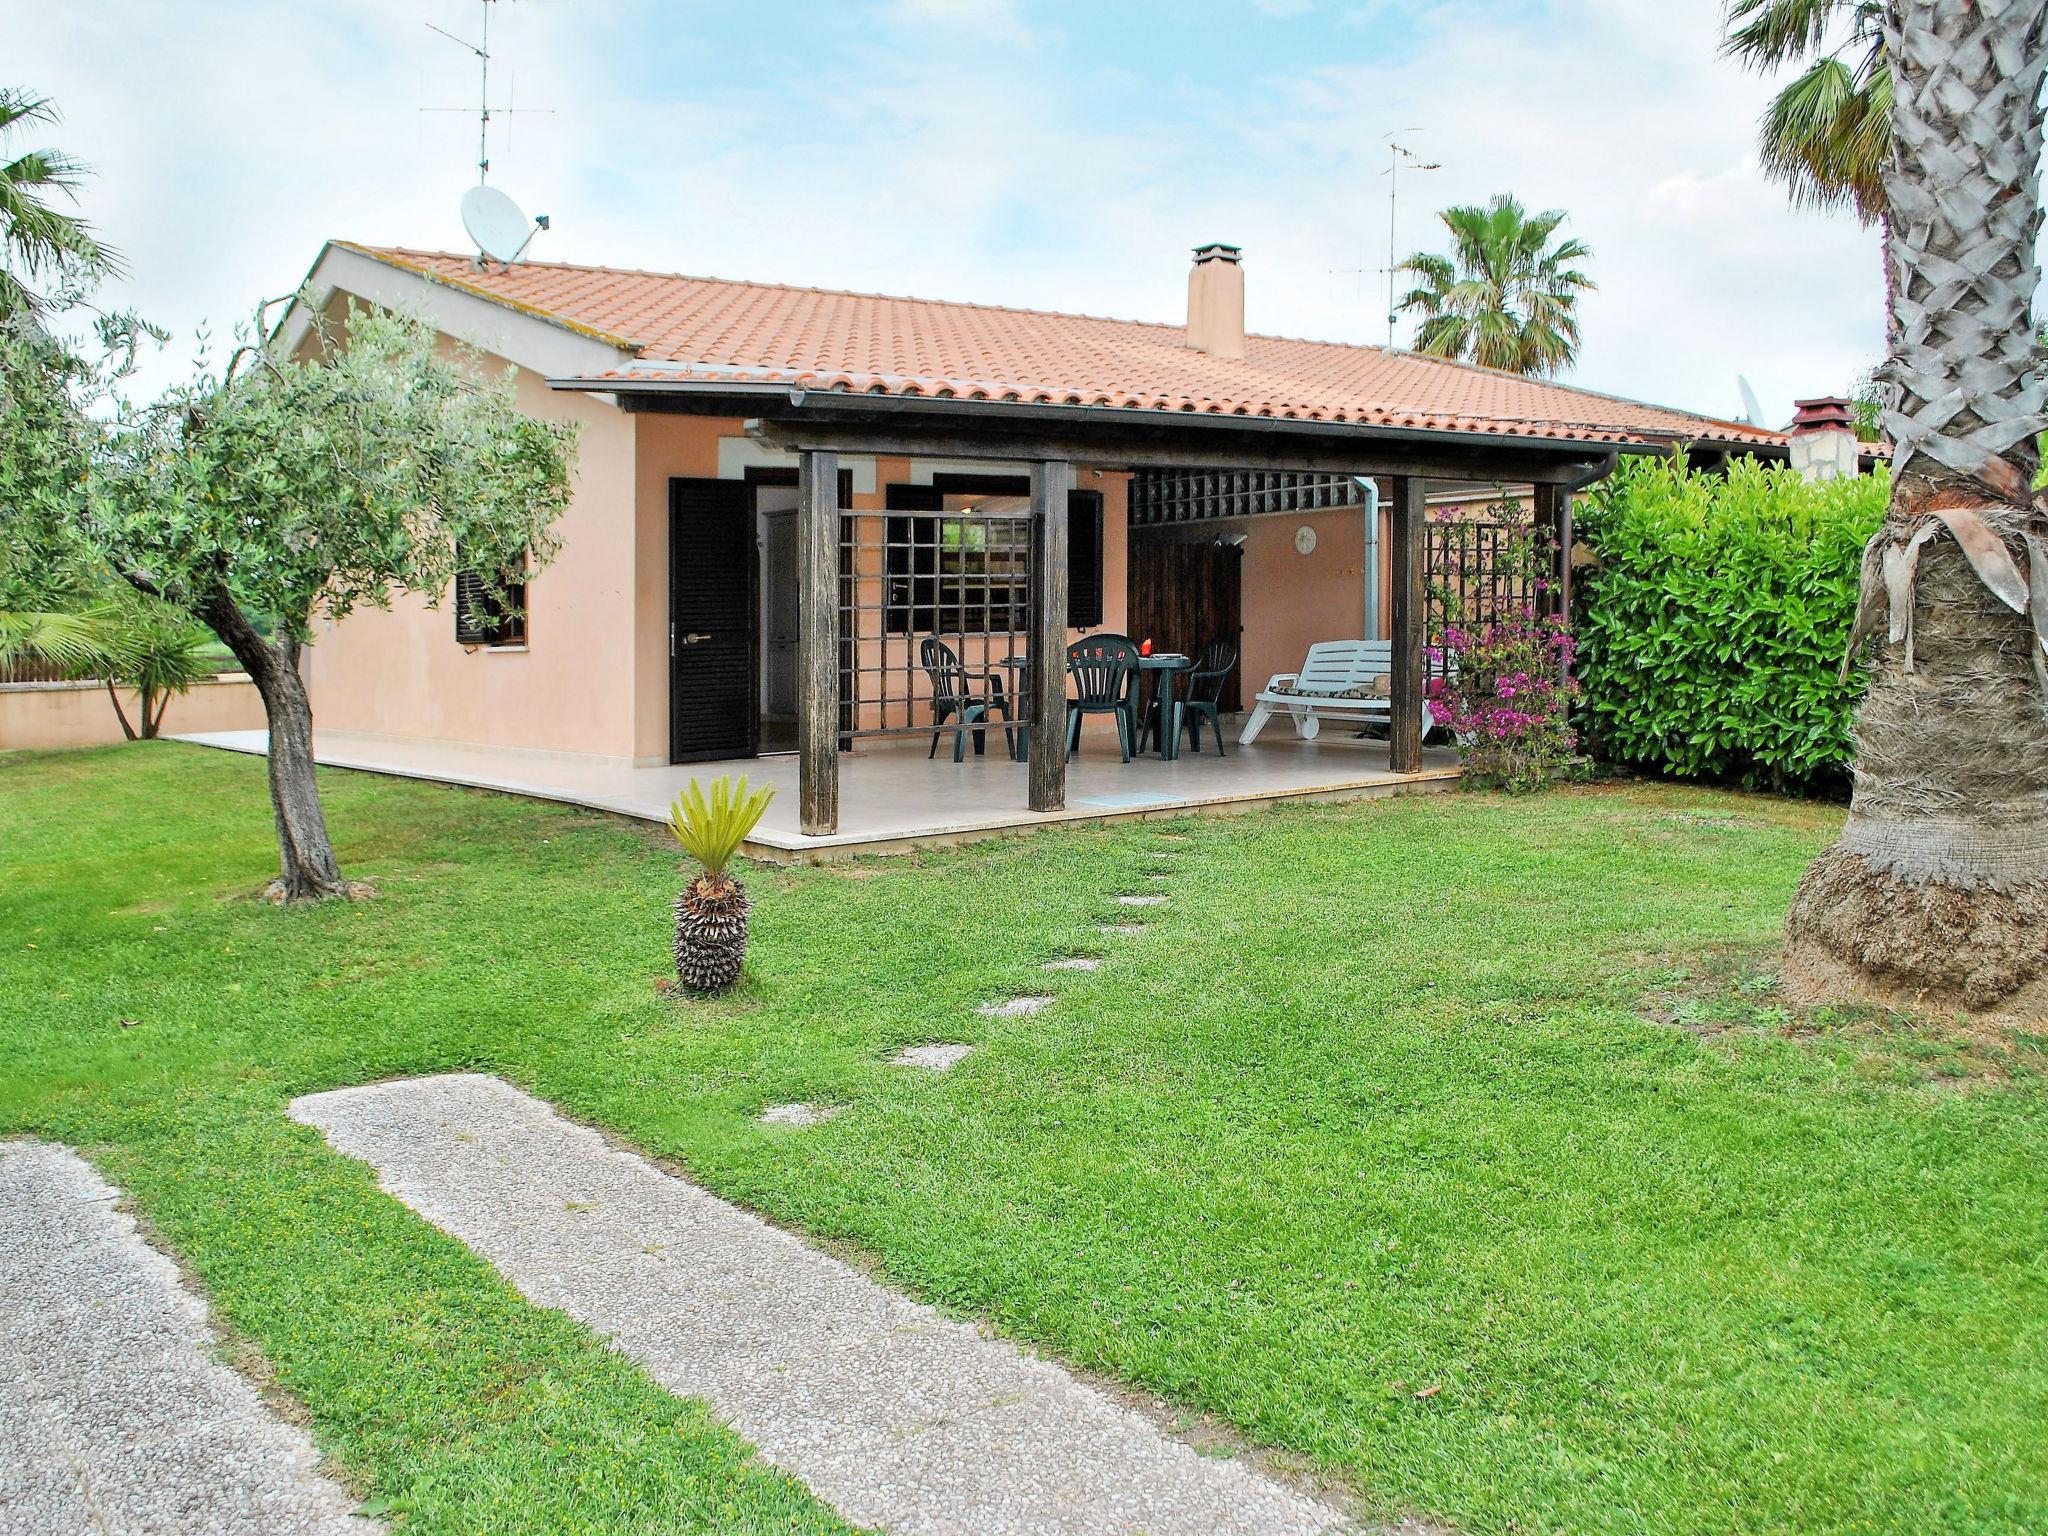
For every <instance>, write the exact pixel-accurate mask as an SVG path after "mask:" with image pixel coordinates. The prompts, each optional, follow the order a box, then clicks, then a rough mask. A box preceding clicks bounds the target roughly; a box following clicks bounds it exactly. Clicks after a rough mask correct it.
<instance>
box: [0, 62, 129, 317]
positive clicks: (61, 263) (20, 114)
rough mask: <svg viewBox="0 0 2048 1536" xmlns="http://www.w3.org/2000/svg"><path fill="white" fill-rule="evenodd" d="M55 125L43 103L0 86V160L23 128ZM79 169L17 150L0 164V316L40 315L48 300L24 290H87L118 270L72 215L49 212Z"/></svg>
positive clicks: (68, 161)
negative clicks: (52, 286) (50, 285)
mask: <svg viewBox="0 0 2048 1536" xmlns="http://www.w3.org/2000/svg"><path fill="white" fill-rule="evenodd" d="M56 121H57V109H56V108H55V107H54V106H53V105H51V103H50V101H49V99H48V98H47V97H42V96H31V95H29V94H28V92H26V91H23V90H18V89H15V88H13V87H10V86H0V154H7V153H10V152H12V151H13V149H14V142H13V141H14V140H15V139H16V138H18V137H19V136H20V134H21V131H22V129H23V128H25V127H28V126H30V125H44V126H47V125H49V124H52V123H55V122H56ZM84 176H85V167H84V166H83V165H81V164H80V163H79V162H78V161H76V160H74V159H72V158H71V156H69V155H67V154H64V153H62V152H61V151H58V150H54V149H23V150H21V151H20V152H19V153H14V154H13V155H12V158H11V159H7V160H5V161H0V316H6V315H11V314H17V313H22V312H26V313H29V314H32V315H40V314H43V313H44V312H46V311H47V309H48V308H49V307H50V305H51V303H52V300H51V298H50V297H49V296H48V295H47V294H45V293H41V292H38V291H37V289H35V288H32V287H30V286H29V285H30V282H31V281H34V282H36V283H39V284H40V283H43V282H44V281H45V280H49V279H54V280H55V282H56V283H57V285H58V286H60V287H61V286H63V285H64V284H67V283H82V282H90V281H92V280H94V279H96V278H100V277H105V276H107V275H108V274H110V273H113V272H116V271H118V270H119V269H120V260H119V258H118V257H117V256H116V255H115V254H114V252H113V251H112V250H111V249H110V248H109V247H107V246H106V245H103V244H101V243H100V239H99V237H98V236H97V235H95V234H94V233H93V229H92V226H91V225H90V224H88V223H87V222H86V221H85V220H84V219H82V218H80V217H79V216H78V215H77V214H75V213H64V212H61V211H59V210H58V209H56V208H54V207H52V206H51V199H52V196H53V195H54V194H58V193H61V194H63V195H64V196H65V197H66V198H71V197H75V196H76V194H77V190H78V184H79V182H80V181H81V180H83V179H84Z"/></svg>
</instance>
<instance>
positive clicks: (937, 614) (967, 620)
mask: <svg viewBox="0 0 2048 1536" xmlns="http://www.w3.org/2000/svg"><path fill="white" fill-rule="evenodd" d="M1030 494H1031V482H1030V480H1029V479H1028V478H1026V477H1023V476H1017V475H977V474H957V473H941V474H936V475H933V476H932V483H931V484H930V485H902V484H897V485H891V486H889V487H888V488H887V490H886V492H885V496H886V498H887V506H888V508H889V510H890V511H892V512H926V511H929V512H939V511H942V510H944V509H945V508H946V507H947V504H948V501H949V499H953V500H961V501H964V500H966V499H968V498H1013V497H1024V496H1029V495H1030ZM1005 510H1007V509H1005ZM951 528H952V525H951V524H950V522H949V521H948V520H944V519H940V518H936V517H892V518H890V519H889V527H888V534H887V538H886V541H885V546H886V549H887V551H888V572H889V576H890V580H891V600H890V603H889V615H888V619H889V622H888V624H887V626H886V627H887V629H888V630H889V632H890V633H892V634H906V633H912V634H914V633H923V632H929V631H936V630H945V631H948V632H968V633H973V632H979V631H983V630H993V629H1002V628H1006V627H1016V626H1014V625H1012V624H1011V623H1010V622H1009V621H1010V620H1011V619H1013V618H1014V614H1013V613H1012V612H1011V609H1013V608H1015V607H1019V606H1021V599H1017V600H1015V601H1011V599H1012V598H1013V597H1014V596H1015V594H1013V593H1011V592H1010V590H1009V588H1008V587H1002V588H1001V589H1000V590H999V592H998V596H999V597H1001V598H1002V599H1003V601H1001V602H999V603H997V604H996V605H995V607H996V608H999V609H1000V610H1001V622H998V620H997V618H996V616H995V615H994V614H992V613H984V612H982V611H980V610H979V609H975V610H973V611H967V610H964V609H959V608H955V609H953V610H951V611H948V610H947V608H946V607H945V606H944V605H942V604H940V603H939V602H938V601H937V600H936V599H937V597H938V594H939V593H940V592H942V591H943V590H945V589H946V587H947V585H948V574H949V572H950V571H951V569H952V567H953V565H955V564H958V563H959V562H960V561H962V560H965V561H967V562H968V563H970V564H973V565H974V575H975V578H976V581H977V583H978V585H976V586H975V588H974V590H976V591H978V592H983V591H986V590H987V589H988V588H989V586H990V584H991V583H990V581H989V579H988V576H989V573H987V572H985V571H983V570H982V565H983V564H986V563H988V562H989V561H990V559H991V555H990V554H989V553H988V552H987V551H985V550H964V549H963V550H959V551H954V550H951V549H949V548H947V547H946V545H947V539H948V535H949V532H950V531H951ZM952 536H953V537H955V538H957V537H958V536H959V535H958V534H957V533H955V534H953V535H952ZM1015 585H1017V586H1018V587H1021V585H1022V583H1021V580H1019V581H1017V582H1016V583H1015ZM1103 586H1104V583H1103V579H1102V492H1100V491H1070V492H1069V493H1068V495H1067V627H1068V628H1069V629H1093V628H1095V627H1097V626H1099V625H1100V624H1101V623H1102V604H1103Z"/></svg>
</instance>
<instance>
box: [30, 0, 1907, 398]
mask: <svg viewBox="0 0 2048 1536" xmlns="http://www.w3.org/2000/svg"><path fill="white" fill-rule="evenodd" d="M489 9H490V45H491V52H492V55H493V63H492V80H491V96H492V100H493V104H494V105H495V106H498V107H503V106H505V105H506V104H507V103H508V102H510V103H512V104H516V105H517V106H518V107H520V108H522V109H524V108H534V109H544V110H535V111H531V112H527V111H521V112H520V113H518V114H515V115H512V116H510V117H507V116H505V115H503V114H501V115H500V116H499V117H498V118H497V119H496V120H495V121H494V123H493V125H492V131H491V142H490V159H491V169H490V176H489V179H490V181H491V183H492V184H493V185H494V186H497V187H499V188H501V189H503V190H504V191H505V192H507V193H508V194H510V195H511V196H512V197H513V198H514V199H515V200H516V201H517V202H518V203H519V204H520V205H521V206H522V207H523V208H524V209H525V210H526V211H527V212H528V213H529V214H534V213H545V214H547V215H549V216H550V218H551V220H552V224H553V227H552V228H551V229H550V230H549V231H548V232H546V233H544V234H542V235H540V236H539V237H538V238H537V239H536V241H535V242H534V245H533V247H532V251H531V255H532V256H533V257H534V258H535V259H540V260H556V261H576V262H591V263H598V264H604V265H611V266H627V267H643V268H647V269H651V270H657V271H674V272H686V273H691V274H696V275H703V276H716V277H733V278H748V279H754V280H761V281H772V282H790V283H803V284H813V285H817V286H820V287H830V288H850V289H856V290H863V291H870V292H882V293H899V294H914V295H917V296H920V297H927V298H942V299H965V300H976V301H981V302H987V303H999V304H1012V305H1018V306H1023V307H1027V308H1037V309H1057V310H1068V311H1076V312H1080V313H1086V314H1097V315H1112V316H1117V317H1122V318H1130V319H1141V320H1164V321H1173V322H1178V321H1180V320H1181V319H1182V318H1183V317H1184V314H1185V306H1186V282H1187V266H1188V259H1189V250H1190V248H1191V247H1193V246H1195V245H1197V244H1200V243H1202V242H1205V241H1209V240H1227V241H1230V242H1232V243H1233V244H1237V245H1240V246H1242V247H1243V248H1244V253H1245V254H1244V261H1245V271H1246V299H1245V310H1246V322H1247V325H1248V326H1249V327H1250V328H1251V329H1252V330H1254V331H1261V332H1266V333H1269V334H1277V335H1286V336H1308V337H1315V338H1319V339H1325V340H1335V341H1362V342H1374V343H1380V342H1384V341H1385V339H1386V334H1387V331H1386V286H1385V285H1386V279H1385V276H1384V275H1383V271H1382V270H1381V269H1383V268H1384V267H1385V266H1386V265H1387V251H1388V242H1389V234H1390V232H1391V234H1392V237H1393V242H1394V245H1395V247H1396V249H1397V250H1398V251H1399V253H1400V254H1401V255H1403V256H1406V255H1407V254H1408V253H1409V252H1411V251H1414V250H1417V249H1442V248H1444V247H1445V244H1446V242H1445V241H1444V240H1443V239H1442V238H1441V236H1442V229H1441V226H1440V225H1438V224H1437V223H1436V221H1435V215H1436V211H1437V210H1438V209H1441V208H1443V207H1446V206H1449V205H1452V204H1458V203H1471V202H1481V201H1484V200H1485V199H1486V198H1487V197H1489V196H1491V195H1492V194H1494V193H1497V192H1510V193H1513V194H1514V195H1515V196H1516V197H1518V198H1519V199H1520V200H1521V201H1522V202H1523V203H1524V204H1525V205H1526V206H1528V207H1529V208H1531V209H1547V208H1561V209H1564V210H1566V211H1567V212H1568V214H1569V219H1568V221H1567V224H1566V226H1565V228H1566V230H1567V231H1568V232H1569V233H1570V234H1572V235H1575V236H1577V237H1578V238H1579V239H1581V240H1583V241H1585V242H1586V243H1587V244H1589V245H1590V246H1591V247H1592V249H1593V256H1592V257H1591V259H1590V260H1589V261H1588V262H1587V263H1586V264H1585V265H1586V268H1587V270H1588V271H1589V272H1590V274H1591V275H1592V276H1593V277H1594V279H1595V280H1596V281H1597V282H1598V284H1599V289H1598V291H1597V292H1595V293H1593V294H1590V295H1588V296H1587V297H1586V298H1585V300H1584V301H1583V304H1582V314H1581V321H1582V325H1583V329H1584V344H1583V347H1582V350H1581V354H1580V357H1579V361H1578V364H1577V366H1576V368H1575V369H1574V370H1573V371H1572V372H1571V373H1570V374H1569V375H1568V376H1567V377H1569V378H1570V379H1571V381H1572V382H1575V383H1579V384H1583V385H1586V386H1588V387H1591V388H1595V389H1601V390H1607V391H1610V392H1613V393H1616V394H1621V395H1627V396H1631V397H1634V398H1638V399H1645V400H1650V401H1655V402H1657V403H1660V404H1666V405H1674V406H1680V407H1684V408H1687V409H1692V410H1698V411H1703V412H1707V413H1709V414H1714V415H1724V416H1726V415H1734V414H1738V413H1739V412H1740V410H1741V404H1740V398H1739V395H1738V392H1737V388H1736V382H1735V381H1736V376H1737V375H1738V374H1742V375H1745V376H1747V378H1748V379H1749V381H1750V382H1751V384H1752V385H1754V387H1755V389H1756V392H1757V394H1758V395H1759V396H1760V397H1761V400H1762V403H1763V406H1764V412H1765V415H1766V417H1767V418H1768V419H1769V421H1770V424H1772V425H1782V424H1783V422H1784V420H1785V419H1787V418H1789V416H1790V414H1791V403H1792V401H1793V399H1794V398H1795V397H1804V396H1811V395H1818V394H1828V393H1837V392H1841V391H1843V390H1845V389H1846V388H1848V387H1849V385H1850V384H1851V383H1852V381H1853V380H1854V379H1855V378H1856V377H1857V376H1858V375H1860V374H1861V373H1862V372H1863V371H1864V370H1865V369H1867V368H1868V367H1869V366H1870V365H1871V364H1872V363H1873V362H1875V361H1876V360H1877V357H1878V355H1879V352H1880V349H1881V346H1882V306H1883V295H1882V276H1881V270H1880V266H1879V250H1878V242H1877V237H1876V235H1875V233H1874V232H1872V231H1868V230H1864V229H1862V228H1860V227H1859V226H1858V225H1857V223H1856V221H1855V220H1854V219H1853V218H1852V217H1850V216H1848V215H1845V214H1834V215H1825V214H1816V213H1812V212H1807V211H1799V210H1794V209H1792V208H1790V207H1789V206H1787V203H1786V200H1785V197H1784V194H1783V192H1782V191H1781V190H1780V189H1779V188H1778V187H1777V186H1775V185H1774V184H1772V183H1770V182H1767V181H1766V180H1765V179H1764V178H1763V176H1762V174H1761V173H1760V172H1759V170H1758V168H1757V163H1756V155H1755V150H1754V138H1755V123H1756V119H1757V117H1758V114H1759V113H1760V111H1761V110H1762V107H1763V104H1764V102H1765V100H1766V98H1767V97H1768V95H1769V93H1770V89H1771V87H1770V84H1769V83H1768V82H1766V81H1762V80H1759V79H1757V78H1755V77H1754V76H1751V75H1748V74H1745V73H1744V72H1743V71H1742V70H1740V69H1739V68H1737V67H1736V66H1735V65H1734V64H1732V63H1730V62H1728V61H1726V60H1723V59H1721V58H1720V57H1718V55H1717V52H1716V45H1717V41H1718V37H1719V17H1720V0H1398V3H1394V0H1348V3H1340V0H1174V3H1163V0H1162V3H1155V0H827V3H796V0H789V3H773V0H752V3H747V4H734V3H731V0H493V3H491V4H490V7H489ZM483 10H484V0H176V3H169V0H62V3H58V0H0V21H4V23H5V25H4V26H0V36H5V37H7V38H8V39H9V40H10V48H9V57H8V60H7V63H6V65H5V67H4V75H5V77H6V83H8V84H13V85H16V86H22V87H27V88H29V89H32V90H34V91H36V92H38V93H41V94H43V95H47V96H50V97H52V98H54V99H55V101H56V103H57V105H58V106H59V107H60V109H61V110H62V111H63V113H64V121H63V122H62V123H61V124H60V125H59V126H58V127H57V128H56V129H55V130H49V131H45V132H43V133H40V134H38V135H37V136H36V137H37V139H38V141H40V142H47V143H49V144H53V145H55V146H57V147H60V148H63V149H65V150H67V151H69V152H70V153H72V154H74V155H76V156H78V157H80V158H82V159H84V160H86V161H87V162H89V163H90V164H91V166H92V167H93V169H94V172H95V176H94V179H93V180H92V181H91V183H90V184H89V185H88V186H87V188H86V189H85V191H84V193H83V196H82V209H83V211H84V212H85V213H86V214H87V216H88V217H90V218H91V219H92V220H93V221H94V222H95V223H96V224H97V225H98V227H99V229H100V231H101V233H102V235H103V236H104V237H105V238H107V239H108V240H110V241H111V242H112V243H113V244H114V245H115V246H116V247H118V248H119V250H120V251H121V253H122V255H123V256H124V257H125V259H126V261H127V264H128V268H129V275H128V276H127V278H126V279H125V280H123V281H122V282H121V283H120V284H118V285H116V286H115V287H114V288H112V289H110V290H109V291H108V293H107V294H106V295H105V298H107V299H111V300H112V301H113V302H114V303H115V304H117V305H123V306H133V307H134V308H136V309H138V310H139V311H140V312H141V313H142V314H143V315H145V316H146V317H148V318H149V319H151V320H153V321H155V322H156V323H158V324H160V325H163V326H165V327H167V328H169V329H170V330H171V331H172V332H173V333H174V339H173V343H172V345H171V348H170V349H169V350H168V352H167V353H166V355H164V356H162V357H160V358H157V359H155V360H153V361H152V362H151V363H150V364H149V365H148V367H147V371H146V372H145V374H144V376H143V378H142V379H141V380H140V381H139V387H140V388H141V389H142V390H143V391H144V392H147V391H148V390H150V389H152V388H154V387H156V386H159V385H162V384H167V383H169V382H172V381H173V380H174V379H175V378H176V377H178V376H180V375H181V374H182V373H183V372H185V371H186V370H187V369H188V367H189V360H190V358H191V355H192V353H193V350H194V345H195V338H196V336H197V334H198V333H199V332H200V331H201V330H202V328H203V329H207V330H210V332H211V334H212V336H213V337H214V338H216V354H217V353H218V350H219V348H218V341H219V340H220V339H224V338H226V337H227V336H228V335H230V334H231V333H232V331H233V329H234V328H235V326H236V325H237V323H241V322H244V321H246V318H247V317H248V316H249V314H250V313H251V312H252V311H253V310H254V308H255V306H256V304H257V302H258V301H259V300H260V299H262V298H265V297H269V296H275V295H280V294H284V293H287V292H289V291H290V290H291V289H292V288H293V287H294V286H296V284H297V283H298V282H299V281H300V279H301V278H302V277H303V276H304V274H305V272H306V270H307V269H308V268H309V267H310V266H311V265H312V263H313V260H314V258H315V257H316V256H317V255H318V253H319V250H320V246H321V243H322V242H323V241H324V240H326V239H329V238H342V239H349V240H355V241H359V242H365V243H371V244H394V245H397V244H402V245H410V246H415V247H424V248H430V249H450V250H463V251H467V250H469V249H470V248H471V247H470V246H469V244H468V241H467V239H466V237H465V235H464V233H463V229H462V225H461V222H460V220H459V218H458V217H457V213H456V208H457V203H458V201H459V199H460V197H461V195H462V193H463V192H464V191H465V190H466V189H467V188H468V187H469V186H471V185H472V184H474V182H475V181H476V179H477V169H476V164H475V162H476V158H477V142H476V141H477V120H476V117H475V112H474V108H475V104H476V101H477V94H478V78H477V63H476V59H475V58H474V56H473V55H471V54H470V53H468V52H466V51H465V50H464V49H463V48H462V47H461V46H460V45H458V44H457V43H456V42H453V41H450V40H448V39H447V38H444V37H442V36H440V35H438V34H437V33H435V32H434V31H432V30H430V28H429V24H430V23H431V24H432V25H433V26H436V27H441V28H444V29H446V30H447V31H448V32H451V33H454V34H456V35H457V36H459V37H462V38H467V39H472V40H474V39H476V38H477V37H478V36H479V34H480V27H481V19H482V12H483ZM440 107H459V108H462V109H463V110H462V111H458V112H441V111H427V110H422V109H425V108H440ZM1390 136H1391V137H1392V138H1393V139H1394V141H1395V142H1398V143H1401V144H1403V145H1405V146H1407V147H1408V148H1410V149H1412V150H1413V151H1415V153H1416V155H1417V156H1418V158H1419V161H1420V162H1422V163H1431V164H1434V165H1436V166H1437V167H1439V168H1438V169H1435V170H1430V171H1427V172H1420V171H1418V172H1414V173H1411V174H1405V175H1403V177H1402V178H1401V181H1400V189H1399V190H1400V201H1399V205H1398V210H1397V212H1395V213H1394V214H1393V216H1392V219H1391V225H1390V210H1389V206H1388V195H1387V194H1388V178H1387V176H1386V175H1385V174H1384V173H1385V170H1386V167H1387V163H1388V159H1389V151H1388V142H1389V137H1390ZM1411 336H1412V326H1411V325H1410V324H1409V323H1408V322H1406V321H1405V320H1404V321H1403V323H1402V325H1401V327H1400V330H1399V339H1400V342H1401V344H1403V345H1406V344H1407V342H1408V340H1409V339H1410V337H1411Z"/></svg>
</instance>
